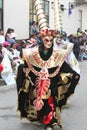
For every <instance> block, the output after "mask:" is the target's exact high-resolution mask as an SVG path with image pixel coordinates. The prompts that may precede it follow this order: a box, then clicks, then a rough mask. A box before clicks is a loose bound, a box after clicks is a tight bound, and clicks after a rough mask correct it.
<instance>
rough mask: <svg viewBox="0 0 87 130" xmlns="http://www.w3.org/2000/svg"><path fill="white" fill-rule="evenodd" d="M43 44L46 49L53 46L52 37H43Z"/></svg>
mask: <svg viewBox="0 0 87 130" xmlns="http://www.w3.org/2000/svg"><path fill="white" fill-rule="evenodd" d="M42 40H43V43H44V46H45V47H46V48H48V49H49V48H51V47H52V44H53V37H52V36H45V37H43V39H42Z"/></svg>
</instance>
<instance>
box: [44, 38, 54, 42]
mask: <svg viewBox="0 0 87 130" xmlns="http://www.w3.org/2000/svg"><path fill="white" fill-rule="evenodd" d="M44 41H46V42H52V41H53V39H51V40H49V39H45V40H44Z"/></svg>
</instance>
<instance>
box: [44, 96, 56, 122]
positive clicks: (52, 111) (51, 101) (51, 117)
mask: <svg viewBox="0 0 87 130" xmlns="http://www.w3.org/2000/svg"><path fill="white" fill-rule="evenodd" d="M48 104H49V106H50V107H51V112H49V114H48V115H45V116H44V117H43V123H44V124H49V123H50V121H51V120H52V119H53V115H54V104H53V97H50V98H49V99H48Z"/></svg>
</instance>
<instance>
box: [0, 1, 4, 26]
mask: <svg viewBox="0 0 87 130" xmlns="http://www.w3.org/2000/svg"><path fill="white" fill-rule="evenodd" d="M0 28H1V29H3V0H0Z"/></svg>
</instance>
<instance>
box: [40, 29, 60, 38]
mask: <svg viewBox="0 0 87 130" xmlns="http://www.w3.org/2000/svg"><path fill="white" fill-rule="evenodd" d="M40 34H41V36H42V37H43V36H52V37H53V38H55V37H56V35H57V34H58V31H56V30H49V29H45V30H41V31H40Z"/></svg>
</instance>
